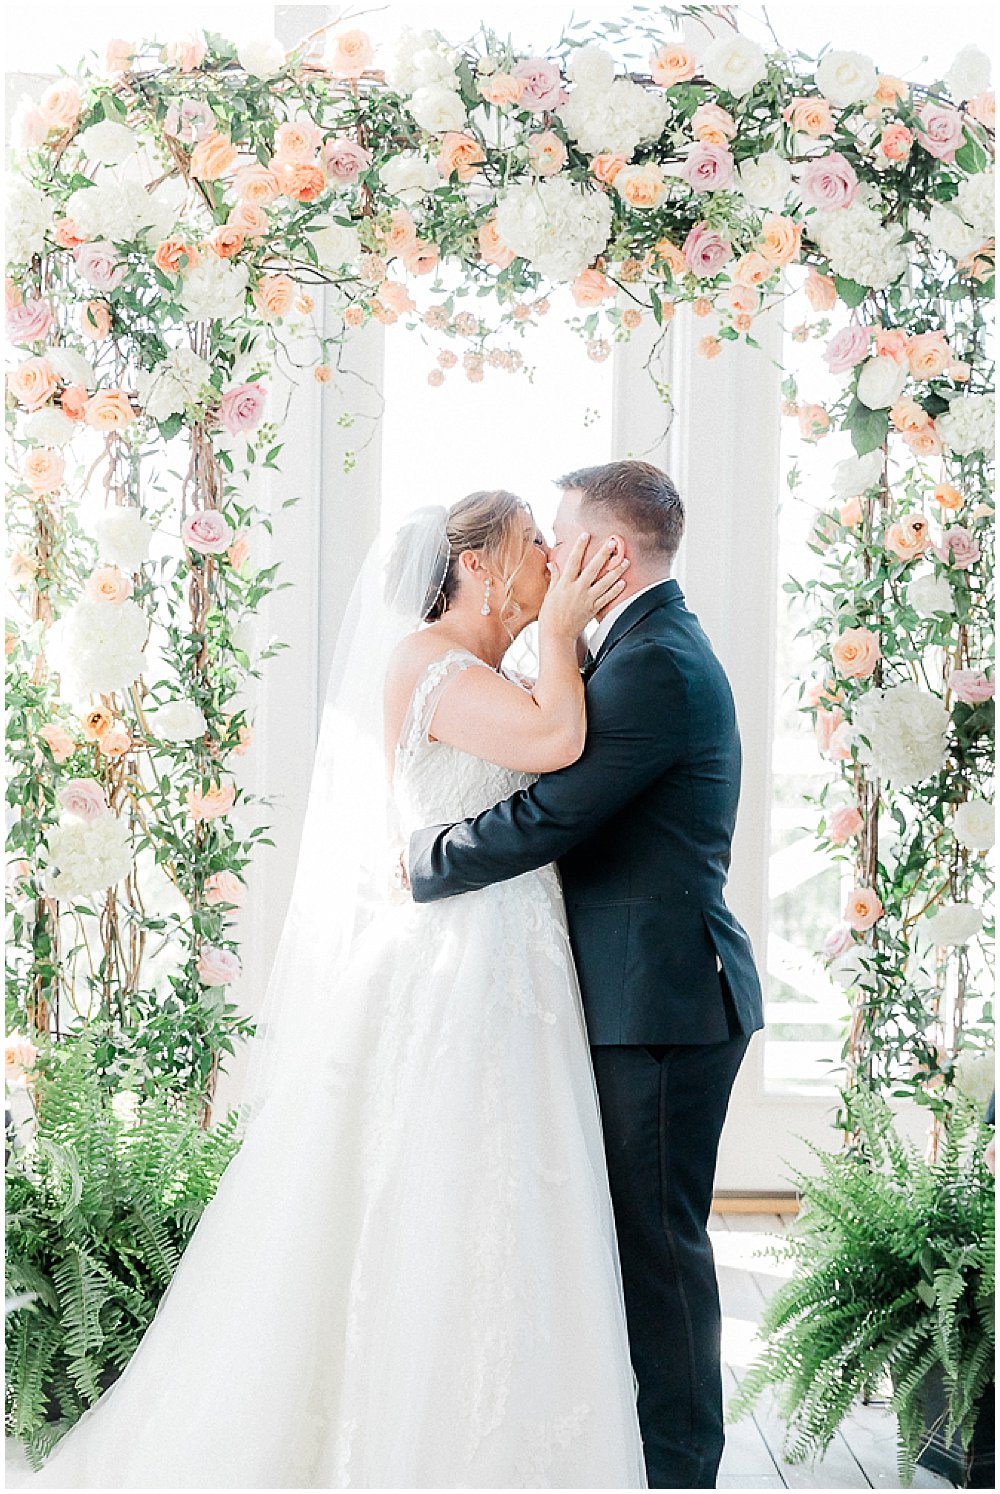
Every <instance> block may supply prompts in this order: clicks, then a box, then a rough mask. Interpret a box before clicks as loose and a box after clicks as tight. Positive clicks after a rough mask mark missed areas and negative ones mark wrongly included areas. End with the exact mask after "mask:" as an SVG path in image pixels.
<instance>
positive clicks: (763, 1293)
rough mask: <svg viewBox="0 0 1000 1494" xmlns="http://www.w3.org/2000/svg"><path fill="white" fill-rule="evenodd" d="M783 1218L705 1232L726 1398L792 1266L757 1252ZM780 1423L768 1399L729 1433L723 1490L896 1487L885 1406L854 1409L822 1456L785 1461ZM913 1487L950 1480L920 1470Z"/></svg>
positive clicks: (748, 1217) (738, 1218) (727, 1222)
mask: <svg viewBox="0 0 1000 1494" xmlns="http://www.w3.org/2000/svg"><path fill="white" fill-rule="evenodd" d="M790 1222H791V1220H786V1218H784V1217H783V1216H782V1215H780V1214H748V1213H745V1212H741V1213H725V1214H713V1215H712V1218H711V1222H710V1225H709V1228H710V1230H711V1232H712V1244H713V1247H714V1249H715V1260H716V1267H717V1270H718V1275H719V1292H720V1295H721V1297H722V1314H723V1321H722V1358H723V1385H724V1389H725V1394H726V1397H727V1399H728V1398H729V1396H730V1395H731V1394H732V1393H733V1390H734V1389H735V1387H736V1385H737V1384H738V1383H739V1380H740V1378H741V1377H742V1375H743V1374H744V1373H745V1371H746V1368H747V1366H748V1365H749V1364H750V1362H751V1361H752V1360H753V1359H754V1358H756V1355H757V1353H758V1352H759V1340H757V1339H756V1338H755V1330H756V1325H757V1321H758V1319H759V1317H760V1312H761V1308H762V1307H763V1304H764V1303H765V1301H766V1300H767V1298H768V1297H769V1296H770V1295H771V1294H772V1293H773V1292H774V1291H776V1290H777V1288H778V1287H779V1286H780V1285H781V1281H782V1279H783V1277H784V1276H786V1275H787V1274H788V1271H789V1267H788V1266H787V1264H786V1263H785V1262H780V1261H774V1260H772V1259H770V1258H769V1257H767V1256H758V1255H756V1253H755V1252H757V1251H758V1250H760V1248H761V1247H762V1246H765V1245H767V1244H768V1243H769V1241H770V1240H771V1238H772V1237H773V1236H775V1235H780V1234H782V1233H784V1230H785V1228H786V1227H787V1224H788V1223H790ZM781 1444H782V1423H781V1419H780V1417H779V1416H778V1415H777V1414H776V1412H775V1409H774V1406H773V1404H772V1403H771V1402H770V1401H769V1399H768V1397H767V1396H766V1395H765V1396H763V1397H761V1399H760V1401H759V1402H758V1405H757V1409H756V1412H755V1413H754V1414H753V1416H747V1417H744V1418H742V1419H741V1420H740V1421H737V1422H734V1423H733V1424H732V1425H731V1426H727V1428H726V1450H725V1452H724V1454H723V1458H722V1467H721V1468H720V1470H719V1488H720V1489H898V1488H901V1487H902V1485H901V1484H900V1480H899V1474H898V1471H897V1469H896V1433H895V1418H894V1417H892V1416H891V1415H890V1413H889V1412H888V1411H887V1410H886V1409H885V1408H884V1407H883V1406H875V1405H870V1406H857V1407H856V1408H855V1410H854V1411H852V1412H851V1415H850V1416H849V1417H848V1418H847V1419H846V1421H844V1422H843V1424H842V1426H841V1429H840V1431H839V1432H838V1434H837V1437H836V1438H835V1440H834V1442H833V1444H832V1446H831V1447H830V1450H829V1452H828V1453H827V1455H826V1457H825V1458H823V1459H822V1461H821V1462H818V1463H816V1464H815V1465H813V1466H810V1465H809V1464H808V1463H786V1462H784V1461H783V1459H782V1456H781ZM913 1487H914V1488H915V1489H950V1488H952V1487H954V1486H953V1485H952V1484H950V1483H949V1482H948V1481H947V1479H943V1478H939V1477H938V1476H937V1475H936V1474H933V1473H928V1472H927V1471H926V1470H925V1469H923V1468H918V1469H917V1472H916V1476H915V1478H914V1481H913Z"/></svg>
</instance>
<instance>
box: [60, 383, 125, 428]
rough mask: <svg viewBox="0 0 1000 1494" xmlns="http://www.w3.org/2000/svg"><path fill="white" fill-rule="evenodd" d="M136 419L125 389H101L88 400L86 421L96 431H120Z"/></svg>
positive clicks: (85, 413)
mask: <svg viewBox="0 0 1000 1494" xmlns="http://www.w3.org/2000/svg"><path fill="white" fill-rule="evenodd" d="M63 407H64V408H65V398H64V399H63ZM134 419H135V412H134V410H133V409H132V405H131V402H130V400H129V397H128V394H127V392H126V391H125V390H124V389H99V390H98V391H97V393H96V394H94V395H91V397H90V399H88V400H87V404H86V408H85V411H84V420H85V421H86V423H87V424H88V425H89V426H90V427H91V428H92V429H93V430H95V431H118V430H121V429H122V427H123V426H126V425H128V424H129V423H130V422H131V421H133V420H134Z"/></svg>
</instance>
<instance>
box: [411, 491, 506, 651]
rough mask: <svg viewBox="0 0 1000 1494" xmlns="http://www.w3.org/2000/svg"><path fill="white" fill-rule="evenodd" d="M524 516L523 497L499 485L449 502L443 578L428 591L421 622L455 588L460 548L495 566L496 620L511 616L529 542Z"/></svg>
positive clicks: (432, 617)
mask: <svg viewBox="0 0 1000 1494" xmlns="http://www.w3.org/2000/svg"><path fill="white" fill-rule="evenodd" d="M530 517H531V509H530V508H529V507H528V505H527V504H526V503H525V501H524V499H523V498H518V497H517V495H516V494H515V493H508V492H506V491H505V490H504V489H503V488H495V489H491V490H483V491H480V492H477V493H469V494H467V496H466V497H465V498H460V499H459V500H458V502H457V503H453V504H452V506H451V508H450V509H449V510H448V516H447V519H446V521H445V534H446V537H447V544H448V558H447V564H446V565H445V568H444V579H443V580H442V581H441V583H440V585H439V586H438V588H437V594H436V595H434V596H431V595H429V596H428V605H427V611H426V612H425V613H424V621H425V622H435V621H436V620H437V619H438V618H439V617H443V616H444V614H445V612H446V611H447V610H448V607H449V606H450V604H451V603H452V601H453V600H454V597H455V593H456V592H457V590H458V557H459V556H460V555H461V554H462V551H463V550H475V551H477V552H478V553H480V554H481V555H482V556H483V558H484V559H485V560H486V561H487V562H488V563H489V564H490V565H491V566H492V567H495V568H496V570H497V571H498V572H499V575H500V583H501V586H502V587H503V593H502V595H501V597H500V598H499V602H500V620H501V622H503V623H504V624H506V623H508V622H510V621H512V620H513V619H516V618H517V616H518V615H519V613H520V610H521V609H520V607H519V605H518V603H517V602H515V601H514V600H513V597H512V592H513V588H514V580H515V578H516V576H517V573H518V571H519V570H520V569H521V566H522V565H523V564H524V559H525V556H526V555H527V553H528V549H529V547H530V545H531V543H532V541H531V539H530V538H529V537H528V536H527V535H526V534H525V529H524V521H525V519H526V518H530Z"/></svg>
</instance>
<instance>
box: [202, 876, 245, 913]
mask: <svg viewBox="0 0 1000 1494" xmlns="http://www.w3.org/2000/svg"><path fill="white" fill-rule="evenodd" d="M245 895H246V888H245V887H244V885H243V883H242V882H241V881H240V879H239V877H238V876H236V874H235V872H231V871H219V872H213V873H212V875H211V876H210V877H206V878H205V901H206V903H210V904H211V905H212V906H213V907H214V906H215V905H217V904H218V903H231V904H232V905H233V907H236V908H238V907H240V906H241V905H242V902H243V899H244V896H245Z"/></svg>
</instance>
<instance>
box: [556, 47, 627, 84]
mask: <svg viewBox="0 0 1000 1494" xmlns="http://www.w3.org/2000/svg"><path fill="white" fill-rule="evenodd" d="M566 71H567V73H568V74H569V76H570V78H571V79H572V81H573V82H574V83H580V84H582V85H583V86H584V87H586V88H610V87H611V82H612V79H613V78H614V76H615V59H614V58H613V57H612V55H611V53H610V52H606V51H605V50H604V48H603V47H593V46H590V47H577V48H576V49H575V50H574V51H573V52H571V53H570V58H569V62H568V64H567V67H566Z"/></svg>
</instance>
